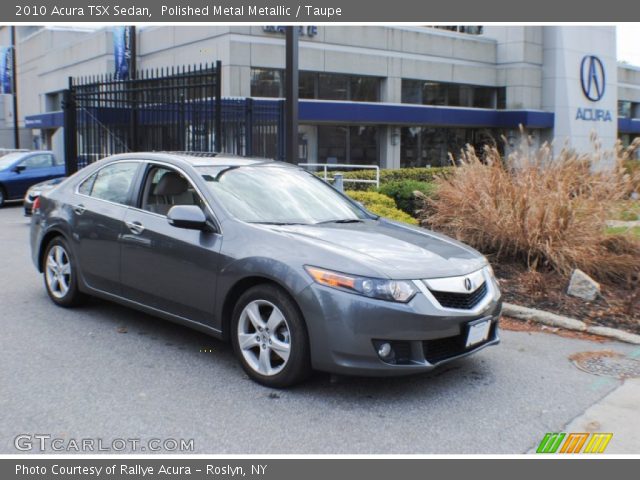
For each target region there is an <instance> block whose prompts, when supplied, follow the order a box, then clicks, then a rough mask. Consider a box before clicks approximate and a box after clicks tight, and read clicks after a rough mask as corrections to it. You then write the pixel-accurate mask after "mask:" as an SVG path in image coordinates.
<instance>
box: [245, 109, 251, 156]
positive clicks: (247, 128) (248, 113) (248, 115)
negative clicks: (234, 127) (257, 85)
mask: <svg viewBox="0 0 640 480" xmlns="http://www.w3.org/2000/svg"><path fill="white" fill-rule="evenodd" d="M244 113H245V115H244V143H245V145H244V151H245V155H246V156H247V157H250V156H251V155H253V98H247V99H246V100H245V112H244Z"/></svg>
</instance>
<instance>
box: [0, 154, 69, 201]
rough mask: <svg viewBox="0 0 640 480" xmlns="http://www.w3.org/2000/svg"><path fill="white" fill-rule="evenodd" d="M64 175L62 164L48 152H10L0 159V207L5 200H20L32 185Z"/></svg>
mask: <svg viewBox="0 0 640 480" xmlns="http://www.w3.org/2000/svg"><path fill="white" fill-rule="evenodd" d="M64 175H65V167H64V162H63V161H62V160H61V159H58V158H56V156H55V155H54V154H53V152H50V151H46V150H36V151H30V152H12V153H9V154H7V155H5V156H4V157H0V207H2V206H3V205H4V202H6V201H7V200H21V199H22V198H23V197H24V195H25V193H26V192H27V190H29V187H31V186H32V185H35V184H36V183H40V182H44V181H45V180H50V179H52V178H58V177H64Z"/></svg>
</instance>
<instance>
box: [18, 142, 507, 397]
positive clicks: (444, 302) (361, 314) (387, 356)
mask: <svg viewBox="0 0 640 480" xmlns="http://www.w3.org/2000/svg"><path fill="white" fill-rule="evenodd" d="M31 247H32V253H33V260H34V262H35V264H36V266H37V268H38V269H39V270H40V271H41V272H42V273H43V274H44V283H45V286H46V289H47V292H48V294H49V296H50V297H51V299H52V300H53V302H55V303H56V304H58V305H60V306H64V307H70V306H73V305H76V304H77V303H78V302H79V301H80V300H81V299H82V297H83V296H85V295H87V294H89V295H94V296H97V297H102V298H105V299H109V300H114V301H116V302H119V303H122V304H124V305H128V306H131V307H133V308H137V309H139V310H142V311H145V312H147V313H150V314H153V315H156V316H159V317H162V318H165V319H168V320H172V321H175V322H178V323H181V324H184V325H187V326H190V327H193V328H195V329H198V330H201V331H203V332H206V333H209V334H211V335H213V336H215V337H219V338H222V339H228V340H231V342H232V343H233V347H234V350H235V352H236V354H237V356H238V358H239V360H240V362H241V363H242V366H243V367H244V369H245V371H246V372H247V373H248V375H249V376H250V377H251V378H253V379H254V380H256V381H258V382H260V383H262V384H264V385H267V386H271V387H285V386H289V385H292V384H294V383H296V382H299V381H301V380H302V379H304V378H305V376H306V375H307V374H308V373H309V371H310V370H311V369H312V368H313V369H317V370H321V371H326V372H332V373H337V374H356V375H398V374H409V373H414V372H422V371H427V370H430V369H432V368H433V367H434V366H436V365H438V364H440V363H442V362H445V361H448V360H452V359H454V358H458V357H461V356H464V355H467V354H470V353H473V352H476V351H478V350H479V349H481V348H483V347H485V346H487V345H493V344H496V343H498V341H499V340H498V329H497V325H498V318H499V316H500V310H501V301H500V293H499V290H498V286H497V283H496V280H495V278H494V276H493V272H492V270H491V267H490V266H489V265H488V263H487V261H486V259H485V258H484V257H483V256H482V255H480V254H479V253H478V252H476V251H475V250H473V249H471V248H469V247H467V246H465V245H463V244H461V243H458V242H456V241H454V240H452V239H450V238H447V237H445V236H443V235H439V234H436V233H433V232H430V231H428V230H424V229H421V228H417V227H412V226H408V225H405V224H402V223H398V222H392V221H390V220H385V219H384V218H379V217H377V216H375V215H373V214H371V213H369V212H368V211H366V210H365V209H364V208H363V207H361V206H360V205H359V204H357V203H355V202H353V201H351V200H350V199H349V198H348V197H346V196H345V195H343V194H342V193H340V192H338V191H337V190H336V189H334V188H333V187H332V186H330V185H329V184H327V183H325V182H324V181H322V180H320V179H318V178H317V177H316V176H315V175H313V174H311V173H309V172H306V171H304V170H302V169H300V168H298V167H295V166H292V165H289V164H285V163H279V162H274V161H266V160H262V159H247V158H234V157H228V156H217V157H213V156H209V157H202V156H195V155H194V156H190V155H184V154H181V155H178V154H169V153H166V154H165V153H162V154H160V153H148V154H143V153H137V154H123V155H116V156H113V157H109V158H107V159H104V160H101V161H99V162H96V163H94V164H92V165H90V166H89V167H86V168H84V169H82V170H81V171H80V172H78V173H77V174H75V175H73V176H72V177H70V178H68V179H67V180H65V181H64V182H63V183H62V184H61V185H59V186H58V187H56V188H55V189H53V190H51V191H50V192H47V193H45V194H43V195H42V196H41V197H40V198H39V200H38V201H37V202H36V205H35V206H34V217H33V219H32V224H31Z"/></svg>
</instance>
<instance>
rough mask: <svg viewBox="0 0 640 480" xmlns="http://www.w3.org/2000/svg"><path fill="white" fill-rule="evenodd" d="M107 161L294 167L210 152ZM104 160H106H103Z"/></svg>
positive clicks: (140, 154) (133, 155) (126, 155)
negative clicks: (128, 160) (138, 160)
mask: <svg viewBox="0 0 640 480" xmlns="http://www.w3.org/2000/svg"><path fill="white" fill-rule="evenodd" d="M108 158H109V159H144V160H159V161H162V160H165V161H166V160H169V161H172V160H173V161H178V162H185V163H188V164H189V165H191V166H194V167H207V166H212V167H223V166H224V167H236V166H238V167H244V166H258V165H282V166H287V167H295V165H292V164H290V163H285V162H280V161H277V160H273V159H270V158H263V157H241V156H239V155H233V154H230V153H212V152H136V153H123V154H119V155H114V156H111V157H108ZM105 160H106V159H105Z"/></svg>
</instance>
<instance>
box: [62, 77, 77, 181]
mask: <svg viewBox="0 0 640 480" xmlns="http://www.w3.org/2000/svg"><path fill="white" fill-rule="evenodd" d="M62 96H63V100H62V108H63V112H64V122H63V126H64V165H65V172H66V174H67V176H69V175H72V174H74V173H76V172H77V171H78V146H77V137H76V129H77V123H76V121H77V118H76V104H75V100H74V98H73V90H72V80H71V78H69V88H68V89H66V90H64V92H63V94H62Z"/></svg>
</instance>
